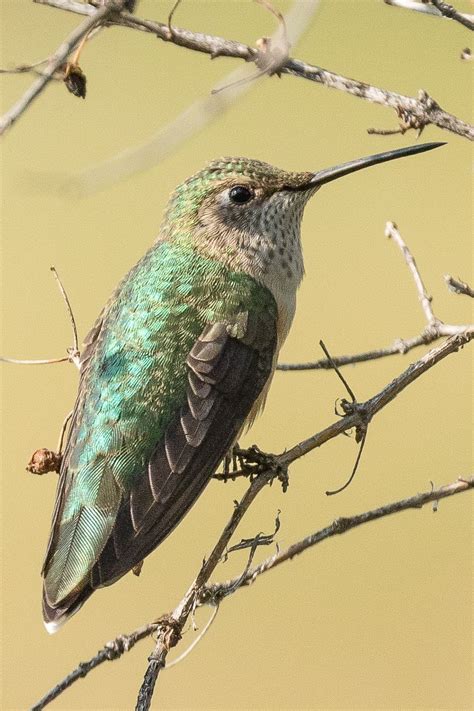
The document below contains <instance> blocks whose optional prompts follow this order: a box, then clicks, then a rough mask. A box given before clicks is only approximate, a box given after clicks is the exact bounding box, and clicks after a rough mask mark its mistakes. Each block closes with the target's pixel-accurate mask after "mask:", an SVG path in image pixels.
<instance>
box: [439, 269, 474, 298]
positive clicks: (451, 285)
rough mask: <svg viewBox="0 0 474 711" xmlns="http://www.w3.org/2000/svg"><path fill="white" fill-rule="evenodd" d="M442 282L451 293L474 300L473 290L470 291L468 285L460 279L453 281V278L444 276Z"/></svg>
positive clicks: (447, 275)
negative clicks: (463, 295) (443, 281)
mask: <svg viewBox="0 0 474 711" xmlns="http://www.w3.org/2000/svg"><path fill="white" fill-rule="evenodd" d="M444 280H445V282H446V284H447V285H448V289H449V290H450V291H453V292H454V293H455V294H465V295H466V296H470V297H471V298H474V289H472V288H471V287H470V286H469V284H466V282H464V281H461V280H460V279H454V277H452V276H450V275H449V274H446V275H445V277H444Z"/></svg>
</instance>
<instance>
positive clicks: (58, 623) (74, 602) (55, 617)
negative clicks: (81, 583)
mask: <svg viewBox="0 0 474 711" xmlns="http://www.w3.org/2000/svg"><path fill="white" fill-rule="evenodd" d="M92 593H93V588H91V587H90V586H89V585H87V586H86V587H84V588H83V589H82V590H80V591H79V592H78V593H76V594H75V595H74V596H70V597H69V598H66V599H65V600H62V601H61V603H60V604H59V605H57V606H53V605H51V604H50V603H49V602H48V598H47V596H46V592H45V590H44V589H43V620H44V626H45V627H46V630H47V631H48V632H49V634H54V633H55V632H57V631H58V629H59V628H60V627H62V626H63V624H64V623H65V622H67V620H68V619H69V618H70V617H72V616H73V615H75V614H76V612H78V611H79V610H80V609H81V607H82V606H83V604H84V603H85V601H86V600H87V599H88V598H89V597H90V596H91V595H92Z"/></svg>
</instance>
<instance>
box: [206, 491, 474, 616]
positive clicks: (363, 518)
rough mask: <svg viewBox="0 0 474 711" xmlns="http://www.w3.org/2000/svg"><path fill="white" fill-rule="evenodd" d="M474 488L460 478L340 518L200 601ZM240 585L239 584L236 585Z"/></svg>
mask: <svg viewBox="0 0 474 711" xmlns="http://www.w3.org/2000/svg"><path fill="white" fill-rule="evenodd" d="M473 488H474V477H468V478H464V477H463V478H459V479H457V481H455V482H453V483H451V484H447V485H446V486H441V487H440V488H438V489H434V487H433V486H432V487H431V489H430V491H426V492H424V493H422V494H415V495H414V496H410V497H409V498H407V499H402V500H401V501H395V502H393V503H390V504H384V505H383V506H380V507H378V508H376V509H372V510H371V511H366V512H364V513H361V514H357V515H356V516H349V517H347V518H339V519H337V520H336V521H334V523H332V524H330V525H329V526H326V527H325V528H322V529H320V530H319V531H316V532H315V533H312V534H310V535H309V536H306V538H303V539H302V540H301V541H298V542H297V543H294V544H293V545H291V546H289V547H288V548H286V549H284V550H281V551H278V552H277V553H275V554H274V555H272V556H269V557H268V558H266V560H264V561H263V562H262V563H260V564H259V565H257V566H256V567H255V568H251V569H250V570H248V571H247V573H246V574H245V576H244V577H242V576H239V577H236V578H232V579H231V580H227V581H225V582H223V583H215V584H213V585H209V586H206V587H204V588H203V590H202V592H201V597H200V600H202V603H203V604H205V603H206V601H207V600H208V599H214V598H215V597H217V598H218V599H221V598H223V597H226V595H227V594H229V593H228V592H227V591H228V590H232V591H233V592H235V590H237V589H238V588H241V587H244V586H246V585H250V584H251V583H253V582H254V581H255V580H256V578H257V577H258V576H260V575H262V574H263V573H266V572H268V571H269V570H272V569H273V568H276V567H277V566H278V565H281V564H282V563H284V562H285V561H287V560H291V559H292V558H294V557H295V556H297V555H300V554H301V553H303V552H304V551H306V550H308V549H309V548H312V547H313V546H315V545H317V544H318V543H321V542H322V541H324V540H326V539H328V538H331V537H333V536H337V535H339V534H341V533H346V532H347V531H350V530H351V529H353V528H357V527H358V526H361V525H362V524H364V523H368V522H369V521H376V520H378V519H380V518H383V517H385V516H390V515H392V514H395V513H399V512H400V511H406V510H408V509H420V508H422V507H423V506H425V505H426V504H428V503H430V502H431V501H434V502H436V501H439V500H440V499H444V498H447V497H448V496H454V495H456V494H461V493H463V492H465V491H468V490H469V489H473ZM237 583H238V584H237Z"/></svg>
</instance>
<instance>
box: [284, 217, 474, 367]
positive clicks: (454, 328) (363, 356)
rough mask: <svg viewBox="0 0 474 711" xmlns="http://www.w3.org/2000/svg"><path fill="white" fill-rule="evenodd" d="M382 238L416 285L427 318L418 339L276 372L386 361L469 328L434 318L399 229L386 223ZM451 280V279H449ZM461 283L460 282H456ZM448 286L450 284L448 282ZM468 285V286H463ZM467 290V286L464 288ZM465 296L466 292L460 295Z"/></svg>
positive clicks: (425, 291)
mask: <svg viewBox="0 0 474 711" xmlns="http://www.w3.org/2000/svg"><path fill="white" fill-rule="evenodd" d="M385 236H386V237H389V238H391V239H392V240H393V242H395V244H396V245H397V246H398V247H399V249H400V250H401V252H402V254H403V256H404V257H405V262H406V264H407V266H408V268H409V269H410V273H411V275H412V277H413V280H414V282H415V286H416V289H417V292H418V297H419V299H420V303H421V306H422V309H423V313H424V315H425V319H426V322H427V324H426V326H425V328H424V329H423V330H422V331H421V333H420V334H419V335H418V336H414V337H413V338H408V339H404V338H398V339H397V340H396V341H395V342H394V343H392V345H390V346H387V347H386V348H378V349H376V350H373V351H366V352H365V353H357V354H354V355H347V356H346V355H344V356H337V357H332V358H331V359H329V358H323V359H321V360H316V361H309V362H308V363H279V364H278V365H277V369H278V370H283V371H289V370H294V371H299V370H330V369H331V368H334V365H336V366H338V367H340V366H343V365H353V364H355V363H364V362H366V361H370V360H377V359H379V358H386V357H387V356H392V355H397V354H405V353H408V352H409V351H411V350H413V348H417V347H418V346H423V345H430V344H431V343H434V342H435V341H438V340H439V339H440V338H445V337H446V336H453V335H456V334H457V333H463V332H464V331H465V330H466V328H469V326H468V325H465V324H463V325H452V324H447V323H444V322H443V321H441V319H439V318H438V317H437V316H435V314H434V312H433V307H432V305H431V304H432V297H431V296H429V294H428V292H427V290H426V288H425V285H424V283H423V279H422V278H421V274H420V272H419V269H418V267H417V265H416V262H415V259H414V257H413V255H412V253H411V251H410V250H409V248H408V247H407V245H406V243H405V241H404V240H403V238H402V236H401V234H400V232H399V230H398V227H397V226H396V224H395V223H394V222H387V223H386V226H385ZM449 279H452V277H449ZM445 280H446V282H448V277H445ZM458 283H460V284H462V282H458ZM448 286H449V283H448ZM466 286H467V284H466ZM467 288H468V289H469V288H470V287H467ZM463 293H465V292H463Z"/></svg>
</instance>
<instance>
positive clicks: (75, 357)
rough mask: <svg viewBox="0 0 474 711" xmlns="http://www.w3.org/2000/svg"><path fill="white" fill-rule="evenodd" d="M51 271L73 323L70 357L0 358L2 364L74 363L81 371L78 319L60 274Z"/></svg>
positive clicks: (53, 268)
mask: <svg viewBox="0 0 474 711" xmlns="http://www.w3.org/2000/svg"><path fill="white" fill-rule="evenodd" d="M50 270H51V271H52V272H53V275H54V278H55V279H56V283H57V285H58V288H59V291H60V293H61V296H62V298H63V301H64V303H65V304H66V309H67V312H68V315H69V318H70V321H71V327H72V337H73V345H72V347H71V348H68V349H67V352H68V355H67V356H65V357H63V358H45V359H40V360H24V359H18V358H6V357H5V356H0V361H1V362H2V363H13V364H15V365H49V364H50V363H74V365H75V366H76V368H78V369H80V367H81V353H80V351H79V339H78V336H77V326H76V319H75V318H74V313H73V310H72V308H71V302H70V301H69V297H68V295H67V292H66V290H65V288H64V286H63V284H62V281H61V279H60V278H59V274H58V272H57V271H56V268H55V267H50Z"/></svg>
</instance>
